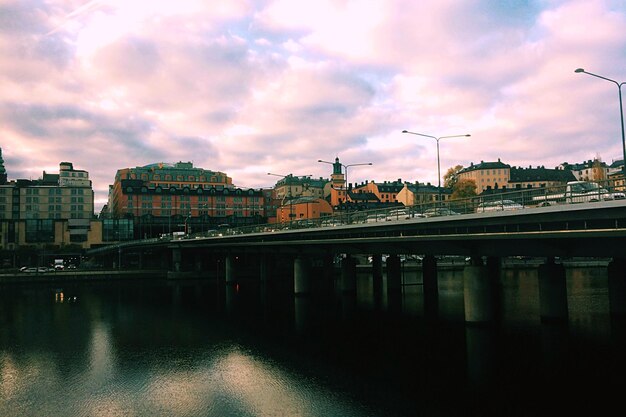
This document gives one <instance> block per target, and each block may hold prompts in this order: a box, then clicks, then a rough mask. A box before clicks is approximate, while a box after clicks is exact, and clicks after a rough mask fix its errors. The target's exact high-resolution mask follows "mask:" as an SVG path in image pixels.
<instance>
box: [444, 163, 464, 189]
mask: <svg viewBox="0 0 626 417" xmlns="http://www.w3.org/2000/svg"><path fill="white" fill-rule="evenodd" d="M462 169H463V165H457V166H455V167H452V168H448V171H446V173H445V174H444V175H443V186H444V187H446V188H454V185H455V184H456V183H457V181H458V179H459V178H458V176H457V174H458V172H459V171H460V170H462Z"/></svg>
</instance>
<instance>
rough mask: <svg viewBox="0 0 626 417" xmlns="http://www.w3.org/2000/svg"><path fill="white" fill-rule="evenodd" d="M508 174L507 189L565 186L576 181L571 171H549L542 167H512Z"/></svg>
mask: <svg viewBox="0 0 626 417" xmlns="http://www.w3.org/2000/svg"><path fill="white" fill-rule="evenodd" d="M509 173H510V174H509V175H510V178H509V188H514V189H523V188H536V187H556V186H559V185H564V184H567V182H569V181H576V176H575V175H574V173H573V172H572V171H569V170H561V169H550V168H545V167H543V166H542V167H536V168H532V167H528V168H517V167H513V168H511V169H510V171H509Z"/></svg>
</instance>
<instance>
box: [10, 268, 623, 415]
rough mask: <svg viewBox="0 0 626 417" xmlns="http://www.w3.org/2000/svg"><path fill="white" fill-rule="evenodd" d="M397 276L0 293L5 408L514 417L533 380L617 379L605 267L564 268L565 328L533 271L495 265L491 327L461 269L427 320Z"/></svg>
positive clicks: (406, 275) (417, 284)
mask: <svg viewBox="0 0 626 417" xmlns="http://www.w3.org/2000/svg"><path fill="white" fill-rule="evenodd" d="M403 283H404V284H405V286H404V290H403V293H402V294H400V295H399V296H398V297H394V296H393V294H388V293H387V291H386V289H385V285H384V282H383V285H382V287H380V289H378V290H375V289H374V283H373V280H372V278H371V276H369V274H367V273H360V274H359V278H358V281H357V294H358V296H352V295H338V296H337V297H330V298H329V299H326V298H325V299H324V300H323V301H320V300H317V299H313V298H311V297H297V298H295V299H294V298H293V297H291V296H290V295H289V290H288V288H287V290H285V289H284V288H276V289H275V291H274V290H272V289H265V290H264V291H258V290H259V288H258V287H256V286H255V285H252V284H250V283H242V284H241V285H240V287H238V288H236V289H234V288H230V289H229V291H225V289H224V288H223V287H221V288H217V287H215V286H214V285H212V284H210V285H209V284H207V283H202V282H200V283H197V282H196V283H181V284H180V285H179V284H174V283H165V284H164V283H158V284H147V283H139V284H137V283H132V284H130V283H115V284H95V285H89V284H83V285H81V284H72V285H69V286H67V287H65V288H63V289H61V290H62V291H61V293H62V294H63V295H62V296H60V294H61V293H60V292H59V290H60V289H59V288H51V287H47V286H44V285H40V286H33V287H12V288H3V291H2V292H1V293H0V325H1V326H0V415H1V416H7V417H10V416H57V415H58V416H90V417H91V416H404V415H428V416H437V415H447V416H454V415H466V414H467V413H469V411H468V410H471V411H472V412H474V413H476V414H479V415H490V414H493V415H512V414H518V415H523V414H525V413H524V412H522V411H520V410H522V409H523V408H522V405H521V404H520V405H517V406H513V405H511V404H512V403H511V401H510V398H515V397H517V396H523V397H526V396H531V399H529V400H528V401H527V404H525V405H524V406H523V407H527V408H528V409H530V410H533V411H534V413H530V414H532V415H538V414H537V413H536V411H537V409H536V408H534V406H535V405H534V401H537V402H538V400H533V399H532V398H535V397H534V394H531V393H532V392H534V390H530V389H529V390H528V391H526V389H528V388H527V387H528V386H533V385H535V384H540V383H543V382H544V381H543V380H544V379H545V380H547V381H552V380H551V379H549V378H557V375H560V374H562V373H564V374H565V375H564V376H563V378H580V381H578V384H579V385H580V387H579V388H572V386H569V385H564V384H565V383H564V381H562V380H561V379H558V380H555V385H556V386H563V387H566V388H567V389H569V390H575V389H580V390H584V389H587V390H588V389H589V388H590V386H591V385H590V384H591V383H590V382H586V381H585V379H584V378H585V377H589V376H593V377H596V378H598V377H599V378H600V381H601V382H602V381H603V380H605V379H606V381H605V383H610V382H611V381H613V380H618V379H619V380H621V377H623V375H621V373H620V374H619V375H618V374H611V373H610V369H611V366H613V367H615V370H616V371H617V372H621V371H623V370H624V366H623V364H624V360H623V359H621V360H616V357H614V356H613V350H612V349H613V347H612V346H613V345H612V343H614V342H613V340H612V337H613V336H614V333H615V329H616V328H614V327H612V325H614V324H615V323H614V322H612V321H611V320H610V318H609V313H608V300H607V298H608V295H607V287H606V273H605V272H604V271H603V270H602V269H593V268H587V269H572V270H568V273H567V286H568V307H569V315H570V319H569V321H568V323H567V324H566V325H564V326H563V325H545V324H542V323H541V321H540V320H539V303H538V285H537V273H536V271H535V270H533V269H519V270H506V271H505V272H504V274H503V277H502V289H503V291H502V295H503V309H502V320H501V324H500V325H499V327H493V326H491V327H480V326H478V327H476V326H466V325H465V324H464V315H463V309H464V306H463V274H462V271H461V270H443V271H441V272H440V273H439V302H438V305H437V314H436V316H435V317H427V314H426V312H425V306H424V301H423V288H422V285H421V278H420V275H419V273H418V272H417V271H415V270H413V271H411V270H408V269H407V270H404V271H403ZM220 294H221V295H220ZM69 300H72V302H68V301H69ZM574 336H575V337H577V338H581V339H582V340H583V342H582V343H581V342H580V341H579V340H578V339H576V340H574V339H572V337H574ZM620 346H623V345H618V348H619V347H620ZM588 348H590V349H588ZM581 360H584V361H588V362H589V365H588V367H587V366H584V367H580V368H579V367H578V364H577V363H578V361H581ZM572 365H575V366H574V367H572ZM585 372H589V375H588V374H586V373H585ZM558 378H561V376H559V377H558ZM597 382H598V381H597V380H594V381H593V383H594V384H595V383H597ZM494 390H496V391H495V392H498V397H500V396H501V397H502V399H498V400H497V401H491V402H488V403H484V402H482V401H478V400H476V398H478V397H476V395H480V393H481V392H488V393H493V392H494ZM576 393H577V392H576V391H574V392H573V394H576ZM588 395H589V394H588ZM591 396H592V397H593V393H592V394H591ZM506 404H508V405H506ZM506 407H519V409H515V410H513V409H511V408H509V409H507V408H506ZM537 407H539V406H538V405H537ZM512 411H515V412H512Z"/></svg>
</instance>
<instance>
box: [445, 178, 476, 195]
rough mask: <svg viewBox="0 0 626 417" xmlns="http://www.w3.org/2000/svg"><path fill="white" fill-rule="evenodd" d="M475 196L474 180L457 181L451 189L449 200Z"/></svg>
mask: <svg viewBox="0 0 626 417" xmlns="http://www.w3.org/2000/svg"><path fill="white" fill-rule="evenodd" d="M475 195H476V183H475V182H474V180H457V181H456V182H455V184H454V186H453V187H452V195H451V198H453V199H459V198H469V197H474V196H475Z"/></svg>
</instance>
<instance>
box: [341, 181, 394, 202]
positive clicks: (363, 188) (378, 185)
mask: <svg viewBox="0 0 626 417" xmlns="http://www.w3.org/2000/svg"><path fill="white" fill-rule="evenodd" d="M403 188H404V183H403V182H402V180H401V179H398V180H397V181H383V182H374V181H370V182H363V183H361V184H358V185H355V187H354V189H353V190H350V191H351V194H359V193H372V194H374V195H375V196H376V197H377V198H378V201H380V202H381V203H397V202H398V193H399V192H400V191H402V189H403Z"/></svg>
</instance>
